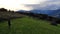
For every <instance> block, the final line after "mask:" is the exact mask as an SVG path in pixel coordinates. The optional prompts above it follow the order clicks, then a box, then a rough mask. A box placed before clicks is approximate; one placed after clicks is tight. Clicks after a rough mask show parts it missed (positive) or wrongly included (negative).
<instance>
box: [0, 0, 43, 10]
mask: <svg viewBox="0 0 60 34" xmlns="http://www.w3.org/2000/svg"><path fill="white" fill-rule="evenodd" d="M39 2H40V3H41V2H43V0H0V8H7V9H11V10H31V9H32V8H31V7H26V6H25V5H26V4H38V3H39Z"/></svg>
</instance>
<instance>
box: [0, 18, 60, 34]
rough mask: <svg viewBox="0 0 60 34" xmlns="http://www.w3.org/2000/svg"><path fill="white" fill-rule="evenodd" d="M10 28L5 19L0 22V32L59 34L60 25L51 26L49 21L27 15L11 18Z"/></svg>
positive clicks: (3, 33) (12, 33) (11, 33)
mask: <svg viewBox="0 0 60 34" xmlns="http://www.w3.org/2000/svg"><path fill="white" fill-rule="evenodd" d="M11 24H12V25H11V29H10V30H9V29H8V25H7V21H4V22H1V23H0V34H60V25H58V26H52V25H50V22H49V21H46V20H37V19H32V18H29V17H24V18H18V19H13V20H11Z"/></svg>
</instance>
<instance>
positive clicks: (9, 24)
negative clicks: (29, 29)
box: [8, 18, 11, 29]
mask: <svg viewBox="0 0 60 34" xmlns="http://www.w3.org/2000/svg"><path fill="white" fill-rule="evenodd" d="M8 27H9V29H10V28H11V22H10V18H9V19H8Z"/></svg>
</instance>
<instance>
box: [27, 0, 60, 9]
mask: <svg viewBox="0 0 60 34" xmlns="http://www.w3.org/2000/svg"><path fill="white" fill-rule="evenodd" d="M26 6H27V7H33V9H37V10H39V9H41V10H56V9H60V0H46V1H45V2H43V3H41V4H31V5H30V4H29V5H26Z"/></svg>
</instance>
